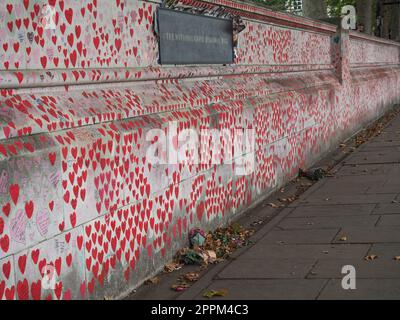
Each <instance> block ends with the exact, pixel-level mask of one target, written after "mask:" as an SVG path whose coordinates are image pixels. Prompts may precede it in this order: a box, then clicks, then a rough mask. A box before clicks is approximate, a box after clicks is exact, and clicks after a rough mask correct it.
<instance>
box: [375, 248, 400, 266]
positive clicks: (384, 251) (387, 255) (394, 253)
mask: <svg viewBox="0 0 400 320" xmlns="http://www.w3.org/2000/svg"><path fill="white" fill-rule="evenodd" d="M368 254H374V255H377V256H378V258H379V259H386V260H387V259H389V260H395V257H400V243H375V244H373V245H372V246H371V249H370V250H369V252H368ZM398 263H400V261H398Z"/></svg>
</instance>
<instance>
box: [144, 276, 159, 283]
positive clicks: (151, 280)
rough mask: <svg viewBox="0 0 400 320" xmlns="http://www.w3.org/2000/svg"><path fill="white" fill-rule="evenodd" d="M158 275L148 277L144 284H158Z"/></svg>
mask: <svg viewBox="0 0 400 320" xmlns="http://www.w3.org/2000/svg"><path fill="white" fill-rule="evenodd" d="M160 281H161V280H160V278H159V277H154V278H150V279H148V280H147V281H146V284H159V283H160Z"/></svg>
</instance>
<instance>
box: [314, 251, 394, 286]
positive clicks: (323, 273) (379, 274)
mask: <svg viewBox="0 0 400 320" xmlns="http://www.w3.org/2000/svg"><path fill="white" fill-rule="evenodd" d="M346 265H351V266H354V268H355V270H356V279H369V278H377V279H398V280H396V281H397V282H399V283H400V263H399V261H395V260H389V259H380V258H379V257H378V258H376V259H375V260H371V261H366V260H363V259H362V260H360V259H322V260H318V262H317V263H316V265H315V266H314V267H313V269H312V270H311V272H310V274H309V275H308V276H307V278H309V279H343V277H344V276H345V274H342V268H343V266H346Z"/></svg>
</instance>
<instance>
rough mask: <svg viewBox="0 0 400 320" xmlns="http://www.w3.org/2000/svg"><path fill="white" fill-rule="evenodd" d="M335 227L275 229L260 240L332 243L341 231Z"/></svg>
mask: <svg viewBox="0 0 400 320" xmlns="http://www.w3.org/2000/svg"><path fill="white" fill-rule="evenodd" d="M339 230H340V229H339V228H335V229H313V230H290V231H283V230H273V231H271V232H269V233H267V234H266V235H265V236H264V238H262V239H261V240H260V242H261V243H274V244H277V243H278V244H279V243H281V244H285V243H298V244H301V243H331V242H332V240H333V239H334V238H335V236H336V235H337V234H338V232H339Z"/></svg>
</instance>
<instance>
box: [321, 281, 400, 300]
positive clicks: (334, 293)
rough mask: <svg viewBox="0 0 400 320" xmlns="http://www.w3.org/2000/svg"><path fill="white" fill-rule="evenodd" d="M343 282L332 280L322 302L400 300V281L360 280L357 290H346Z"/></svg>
mask: <svg viewBox="0 0 400 320" xmlns="http://www.w3.org/2000/svg"><path fill="white" fill-rule="evenodd" d="M341 283H342V281H341V280H339V279H331V280H329V282H328V283H327V285H326V286H325V287H324V289H323V290H322V292H321V294H320V295H319V297H318V299H320V300H399V299H400V281H393V279H358V280H356V289H355V290H344V289H343V288H342V284H341Z"/></svg>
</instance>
